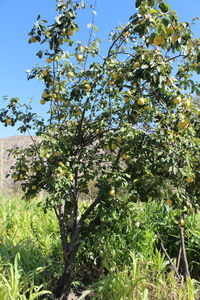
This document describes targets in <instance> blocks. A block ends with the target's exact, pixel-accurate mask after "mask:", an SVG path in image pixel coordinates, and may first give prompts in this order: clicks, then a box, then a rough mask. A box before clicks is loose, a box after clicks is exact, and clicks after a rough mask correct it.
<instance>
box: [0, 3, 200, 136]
mask: <svg viewBox="0 0 200 300" xmlns="http://www.w3.org/2000/svg"><path fill="white" fill-rule="evenodd" d="M86 3H87V4H90V3H94V1H92V0H86ZM168 3H169V4H170V5H171V9H173V10H176V11H177V14H178V16H179V17H180V20H181V21H191V20H192V18H193V17H196V16H200V1H199V0H190V1H188V0H169V1H168ZM96 11H97V15H96V16H95V25H97V27H98V28H99V32H98V34H97V36H98V37H100V38H101V39H102V40H103V41H106V37H107V36H108V34H109V32H110V31H111V29H112V28H114V27H115V26H117V25H119V24H124V23H126V22H127V21H128V19H129V16H130V15H132V14H133V13H134V12H135V0H123V1H121V0H97V8H96ZM38 14H41V15H42V17H43V18H44V19H46V20H51V21H52V20H53V18H54V17H55V15H56V13H55V1H54V0H17V1H16V0H0V37H1V47H0V61H1V65H0V66H1V69H0V70H1V71H0V86H1V89H0V103H1V105H0V106H2V100H1V99H2V96H5V95H7V96H9V97H19V98H20V99H21V100H22V101H23V102H25V103H27V102H28V99H30V98H32V103H33V107H34V110H35V111H37V110H39V109H40V107H39V105H38V103H39V100H40V95H41V91H42V83H40V82H38V81H36V80H30V81H27V79H26V69H31V68H32V67H34V66H35V64H36V63H39V62H40V61H39V60H38V59H37V57H36V56H35V53H36V52H37V51H38V49H39V46H37V45H36V44H31V45H29V44H28V32H29V31H30V30H31V29H32V27H33V24H34V22H35V21H36V18H37V15H38ZM91 18H92V13H91V10H90V12H89V13H88V11H85V12H84V14H83V15H82V18H81V19H80V22H79V23H80V26H81V27H83V28H85V30H84V36H83V38H84V39H87V37H88V35H89V29H88V28H87V24H88V23H90V22H91ZM193 31H194V32H195V34H196V35H197V36H200V34H199V33H200V22H198V23H197V25H196V26H195V27H194V28H193ZM78 39H80V36H79V37H78ZM15 134H17V131H16V129H15V128H13V127H4V126H2V125H1V124H0V138H1V137H6V136H12V135H15Z"/></svg>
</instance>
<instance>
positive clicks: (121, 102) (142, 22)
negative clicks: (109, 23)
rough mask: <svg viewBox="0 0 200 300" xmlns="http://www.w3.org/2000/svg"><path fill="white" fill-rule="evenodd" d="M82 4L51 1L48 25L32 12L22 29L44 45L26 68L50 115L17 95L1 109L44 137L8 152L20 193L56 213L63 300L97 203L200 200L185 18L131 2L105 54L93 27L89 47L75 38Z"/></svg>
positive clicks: (2, 116)
mask: <svg viewBox="0 0 200 300" xmlns="http://www.w3.org/2000/svg"><path fill="white" fill-rule="evenodd" d="M80 8H83V9H84V8H85V4H84V1H81V3H79V1H75V2H73V1H67V2H64V1H61V0H60V1H57V13H58V14H57V16H56V18H55V22H54V23H53V24H51V25H48V24H46V23H47V22H46V21H45V20H42V19H41V17H40V16H38V19H37V22H36V23H35V25H34V28H33V29H32V30H31V32H30V34H29V35H30V39H29V42H30V43H34V42H39V43H40V44H41V45H43V44H45V45H47V49H46V50H40V51H39V52H38V53H37V56H38V57H39V58H41V59H45V62H46V63H45V65H44V66H43V65H42V66H37V67H35V68H33V70H32V71H31V72H30V73H29V74H28V79H32V78H37V79H39V80H41V81H42V82H43V83H44V91H43V93H42V97H41V100H40V104H41V105H45V106H47V118H40V117H38V116H37V115H36V114H35V113H32V112H31V110H30V107H29V106H26V105H22V104H20V102H19V100H18V98H12V99H11V100H10V101H9V102H8V105H7V107H6V108H2V109H1V111H0V121H2V122H3V123H4V124H5V125H6V126H10V125H14V124H15V123H16V122H18V121H21V122H22V125H21V126H20V127H19V130H20V132H26V131H29V130H30V129H34V130H35V132H36V135H37V136H39V137H41V140H40V142H39V143H35V142H34V141H33V144H32V145H31V146H30V147H28V148H26V149H25V150H24V149H23V150H20V149H14V150H12V151H11V154H13V155H15V156H16V158H17V162H16V164H15V166H14V167H13V174H12V177H13V179H14V180H15V181H22V188H23V191H24V193H25V196H26V197H27V198H31V197H34V196H35V195H37V194H38V193H39V192H40V191H41V190H45V191H46V192H47V194H48V197H47V198H46V201H45V203H44V204H43V207H45V208H53V209H54V210H55V213H56V216H57V218H58V222H59V226H60V234H61V241H62V248H63V260H64V273H63V276H62V278H61V281H60V285H58V296H59V297H60V299H64V297H66V295H67V294H68V293H69V290H70V287H69V283H70V282H71V270H72V268H73V261H74V256H75V254H76V252H77V250H78V247H79V245H80V242H81V241H80V240H79V237H80V232H81V231H82V230H84V227H85V225H86V223H87V219H88V217H89V216H90V214H91V213H92V212H93V210H94V209H95V207H97V206H100V207H101V209H104V207H109V206H110V205H111V202H112V199H115V201H117V200H118V199H119V198H120V194H123V193H125V192H126V193H127V195H128V197H129V199H130V201H138V199H140V200H141V201H148V200H149V199H160V201H171V202H170V203H171V205H172V206H173V208H178V209H180V210H181V216H180V217H181V218H182V217H184V214H186V213H187V212H188V211H190V210H192V211H196V210H197V207H198V201H199V197H200V194H199V191H200V186H199V184H200V180H199V177H200V173H199V153H200V151H199V150H200V140H199V132H200V130H199V129H200V126H199V125H200V118H199V114H200V111H199V108H198V106H197V105H195V104H193V103H192V96H193V94H194V93H196V94H197V95H199V93H200V86H199V84H198V83H197V82H195V81H194V79H193V74H194V72H196V73H197V74H198V73H199V61H200V53H199V44H200V41H199V39H195V38H193V35H192V32H191V29H190V24H189V23H188V22H179V20H178V17H177V15H176V12H175V11H173V10H171V9H170V7H169V5H168V4H167V3H166V2H165V1H160V0H157V1H154V0H151V1H141V0H137V1H136V8H137V13H136V14H134V15H132V16H131V17H130V20H129V22H128V23H127V24H126V25H125V26H122V27H119V28H116V29H115V30H114V31H113V32H112V33H111V35H110V37H109V38H110V42H111V44H110V47H109V48H108V51H107V55H106V56H102V55H101V52H100V40H99V39H98V38H94V39H93V37H92V33H93V32H94V30H95V29H96V27H95V26H94V24H93V25H92V26H91V34H90V38H89V41H88V43H87V44H83V43H82V42H79V41H78V42H75V40H74V38H73V36H74V35H75V33H76V31H78V30H79V26H78V24H77V23H76V17H77V14H78V13H79V12H80V11H81V9H80ZM42 49H43V48H42ZM91 180H95V181H96V186H97V188H98V194H97V197H96V199H94V201H93V203H92V204H91V205H90V207H88V208H87V209H86V210H85V211H84V212H83V213H82V214H81V210H80V204H79V203H80V194H82V193H87V192H88V184H89V182H90V181H91ZM181 220H182V219H181ZM181 222H182V224H183V222H184V221H183V220H182V221H181ZM181 226H182V225H181ZM69 270H70V271H69ZM66 282H67V284H66ZM59 293H61V294H59Z"/></svg>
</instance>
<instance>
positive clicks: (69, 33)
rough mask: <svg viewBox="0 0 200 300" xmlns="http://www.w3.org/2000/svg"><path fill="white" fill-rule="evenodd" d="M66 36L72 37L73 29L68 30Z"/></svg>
mask: <svg viewBox="0 0 200 300" xmlns="http://www.w3.org/2000/svg"><path fill="white" fill-rule="evenodd" d="M67 34H68V35H69V36H72V35H74V29H72V28H71V29H69V30H68V31H67Z"/></svg>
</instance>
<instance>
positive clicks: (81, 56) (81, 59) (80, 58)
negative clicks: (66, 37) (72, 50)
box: [76, 54, 85, 62]
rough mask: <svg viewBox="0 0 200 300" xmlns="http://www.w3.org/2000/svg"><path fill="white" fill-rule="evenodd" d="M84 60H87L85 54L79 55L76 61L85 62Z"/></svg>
mask: <svg viewBox="0 0 200 300" xmlns="http://www.w3.org/2000/svg"><path fill="white" fill-rule="evenodd" d="M84 59H85V58H84V56H83V54H79V55H77V57H76V60H77V61H80V62H81V61H84Z"/></svg>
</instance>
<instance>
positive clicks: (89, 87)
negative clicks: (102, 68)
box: [84, 83, 92, 92]
mask: <svg viewBox="0 0 200 300" xmlns="http://www.w3.org/2000/svg"><path fill="white" fill-rule="evenodd" d="M84 89H85V90H86V92H90V91H91V89H92V87H91V85H90V84H89V83H85V84H84Z"/></svg>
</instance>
